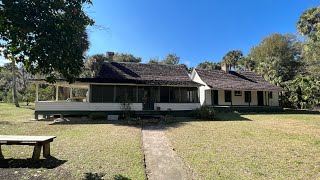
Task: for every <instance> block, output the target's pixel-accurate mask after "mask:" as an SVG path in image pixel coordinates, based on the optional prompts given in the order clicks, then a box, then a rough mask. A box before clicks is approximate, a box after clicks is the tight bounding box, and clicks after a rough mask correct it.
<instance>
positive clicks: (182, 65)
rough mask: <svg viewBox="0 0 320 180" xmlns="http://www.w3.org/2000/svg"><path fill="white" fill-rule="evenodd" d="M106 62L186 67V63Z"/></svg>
mask: <svg viewBox="0 0 320 180" xmlns="http://www.w3.org/2000/svg"><path fill="white" fill-rule="evenodd" d="M105 63H119V64H142V65H160V66H180V67H184V64H161V63H151V64H150V63H139V62H117V61H105Z"/></svg>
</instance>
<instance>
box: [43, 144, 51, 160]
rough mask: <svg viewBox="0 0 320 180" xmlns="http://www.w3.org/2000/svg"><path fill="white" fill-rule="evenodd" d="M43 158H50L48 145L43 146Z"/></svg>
mask: <svg viewBox="0 0 320 180" xmlns="http://www.w3.org/2000/svg"><path fill="white" fill-rule="evenodd" d="M43 157H45V158H48V157H50V143H47V144H44V145H43Z"/></svg>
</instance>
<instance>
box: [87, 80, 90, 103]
mask: <svg viewBox="0 0 320 180" xmlns="http://www.w3.org/2000/svg"><path fill="white" fill-rule="evenodd" d="M87 99H88V102H91V85H90V84H89V87H88V97H87Z"/></svg>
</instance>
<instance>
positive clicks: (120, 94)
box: [116, 86, 137, 103]
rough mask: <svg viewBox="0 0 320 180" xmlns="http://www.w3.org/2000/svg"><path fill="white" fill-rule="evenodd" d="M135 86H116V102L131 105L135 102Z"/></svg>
mask: <svg viewBox="0 0 320 180" xmlns="http://www.w3.org/2000/svg"><path fill="white" fill-rule="evenodd" d="M136 90H137V87H136V86H116V96H117V97H116V101H117V102H119V103H122V102H128V103H133V102H136V100H137V99H136V97H137V94H136V92H137V91H136Z"/></svg>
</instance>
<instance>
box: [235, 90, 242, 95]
mask: <svg viewBox="0 0 320 180" xmlns="http://www.w3.org/2000/svg"><path fill="white" fill-rule="evenodd" d="M234 95H235V96H242V92H241V91H234Z"/></svg>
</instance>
